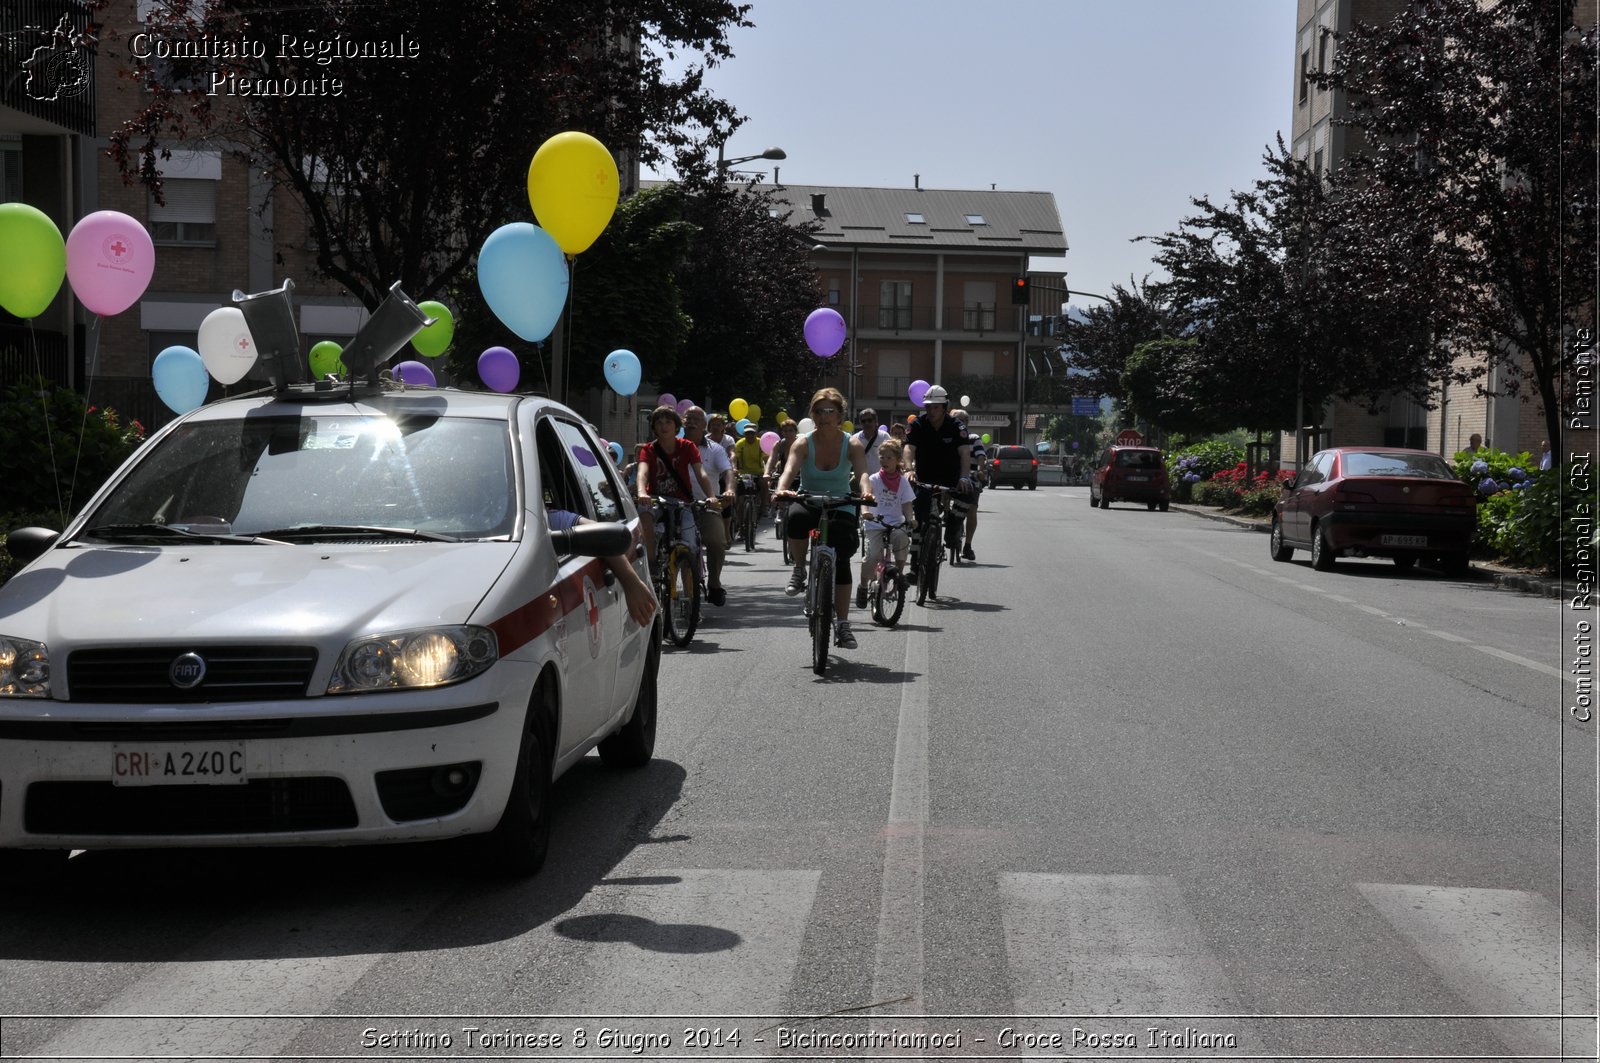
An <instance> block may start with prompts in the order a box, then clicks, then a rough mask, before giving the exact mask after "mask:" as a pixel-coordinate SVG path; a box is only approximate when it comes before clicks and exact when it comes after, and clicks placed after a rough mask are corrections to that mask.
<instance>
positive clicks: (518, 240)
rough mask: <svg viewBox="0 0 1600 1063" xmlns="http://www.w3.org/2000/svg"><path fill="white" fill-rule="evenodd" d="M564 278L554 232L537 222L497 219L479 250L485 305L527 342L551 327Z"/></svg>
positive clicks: (562, 299)
mask: <svg viewBox="0 0 1600 1063" xmlns="http://www.w3.org/2000/svg"><path fill="white" fill-rule="evenodd" d="M569 283H570V278H569V277H568V275H567V260H566V256H565V255H563V254H562V253H561V248H560V246H559V245H558V244H557V243H556V240H555V237H553V236H551V235H550V234H549V233H547V232H545V231H544V230H543V229H541V228H539V227H538V226H537V225H532V224H530V223H528V222H525V221H517V222H512V223H511V224H510V225H502V226H500V228H498V229H496V230H495V231H494V232H492V233H490V234H489V238H488V239H487V240H485V241H484V242H483V249H482V250H480V251H479V252H478V287H479V288H480V289H482V290H483V298H484V300H485V301H486V302H487V303H488V304H489V309H490V310H493V311H494V316H495V317H497V318H499V319H500V321H501V322H502V323H503V324H504V325H505V326H506V328H508V329H510V330H511V331H512V332H515V333H516V334H517V335H518V336H521V337H522V338H523V339H525V340H527V341H529V342H530V343H537V342H539V341H540V340H542V339H544V338H545V337H546V336H548V335H550V330H551V329H553V328H555V327H556V321H558V320H559V319H560V317H561V308H562V307H564V306H566V305H567V287H568V284H569Z"/></svg>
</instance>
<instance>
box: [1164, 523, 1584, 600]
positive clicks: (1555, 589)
mask: <svg viewBox="0 0 1600 1063" xmlns="http://www.w3.org/2000/svg"><path fill="white" fill-rule="evenodd" d="M1172 508H1173V509H1174V510H1176V511H1177V512H1179V513H1192V514H1193V515H1195V516H1197V517H1204V518H1206V519H1207V520H1219V521H1222V522H1224V523H1227V524H1232V525H1235V526H1237V527H1240V528H1249V529H1251V530H1252V531H1258V532H1262V533H1265V532H1267V531H1270V530H1271V528H1272V522H1271V521H1270V520H1268V519H1267V518H1266V517H1242V516H1235V515H1234V514H1232V513H1224V512H1222V511H1221V510H1220V509H1217V508H1216V507H1214V506H1194V505H1179V504H1178V503H1176V502H1174V503H1173V504H1172ZM1468 578H1469V579H1484V578H1488V579H1491V580H1493V581H1494V582H1495V583H1498V584H1499V585H1500V586H1502V587H1507V588H1510V589H1512V590H1518V591H1524V592H1526V593H1528V594H1539V595H1543V596H1544V597H1546V598H1565V597H1567V595H1568V593H1572V590H1571V588H1570V586H1569V588H1568V590H1567V591H1565V592H1564V591H1563V590H1562V587H1561V581H1560V580H1558V579H1557V578H1556V577H1554V576H1546V575H1543V574H1541V573H1538V572H1526V571H1523V570H1521V569H1515V568H1507V567H1506V566H1504V565H1497V564H1495V563H1494V562H1492V561H1478V560H1474V561H1473V562H1472V572H1471V574H1470V575H1469V576H1468Z"/></svg>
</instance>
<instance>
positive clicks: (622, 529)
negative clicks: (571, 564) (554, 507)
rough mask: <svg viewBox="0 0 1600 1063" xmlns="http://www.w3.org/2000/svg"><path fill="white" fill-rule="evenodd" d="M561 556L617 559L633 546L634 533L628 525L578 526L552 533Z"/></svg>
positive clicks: (552, 540) (551, 539) (552, 539)
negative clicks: (574, 555) (572, 555)
mask: <svg viewBox="0 0 1600 1063" xmlns="http://www.w3.org/2000/svg"><path fill="white" fill-rule="evenodd" d="M550 541H551V542H553V543H554V544H555V548H556V552H557V553H559V554H576V555H577V556H579V557H617V556H619V555H621V554H626V553H627V552H628V547H629V546H632V545H633V532H631V531H629V530H628V526H627V525H626V524H612V523H606V524H577V525H574V526H573V527H571V528H568V529H567V530H566V531H555V532H551V533H550Z"/></svg>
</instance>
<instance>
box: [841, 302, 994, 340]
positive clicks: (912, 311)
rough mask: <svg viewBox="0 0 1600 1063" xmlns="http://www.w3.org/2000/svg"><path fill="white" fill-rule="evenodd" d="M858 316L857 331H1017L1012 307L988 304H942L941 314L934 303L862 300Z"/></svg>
mask: <svg viewBox="0 0 1600 1063" xmlns="http://www.w3.org/2000/svg"><path fill="white" fill-rule="evenodd" d="M860 313H861V317H860V319H859V320H858V321H857V322H856V327H857V330H858V331H862V332H865V331H874V332H890V333H895V334H899V333H903V332H960V333H964V334H968V335H978V336H981V335H984V334H986V333H991V332H1004V333H1009V334H1011V335H1015V334H1016V331H1017V323H1016V314H1015V313H1014V312H1013V308H1011V307H1009V306H1007V307H999V306H995V305H992V304H988V305H980V306H969V307H959V306H950V307H945V309H944V312H943V314H941V313H940V312H939V310H938V308H937V307H932V306H888V305H879V304H870V303H869V304H864V305H862V306H861V308H860Z"/></svg>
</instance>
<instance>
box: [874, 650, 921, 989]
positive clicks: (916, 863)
mask: <svg viewBox="0 0 1600 1063" xmlns="http://www.w3.org/2000/svg"><path fill="white" fill-rule="evenodd" d="M928 661H929V649H928V634H927V632H925V631H908V632H907V633H906V659H905V669H904V671H905V674H906V675H910V676H914V677H916V678H914V679H913V680H911V681H910V682H907V683H902V684H901V686H900V723H899V726H898V729H897V730H896V732H895V740H894V775H893V781H892V783H891V785H890V789H889V824H888V829H887V831H886V836H885V840H884V856H883V887H882V892H881V893H880V896H879V902H878V944H877V948H876V950H875V951H874V955H873V960H872V999H873V1000H874V1001H879V1000H894V999H898V998H900V997H910V998H911V999H910V1000H908V1001H906V1002H905V1003H904V1004H901V1005H897V1006H893V1007H886V1008H883V1009H880V1010H881V1012H882V1013H883V1014H896V1013H899V1014H920V1013H921V1012H922V1011H923V1010H924V1004H923V999H922V992H923V971H924V967H923V963H924V953H923V940H922V913H923V888H924V879H923V852H922V839H923V832H924V830H925V829H926V827H927V825H928V687H929V685H930V683H931V681H932V677H931V676H930V675H929V674H928Z"/></svg>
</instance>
